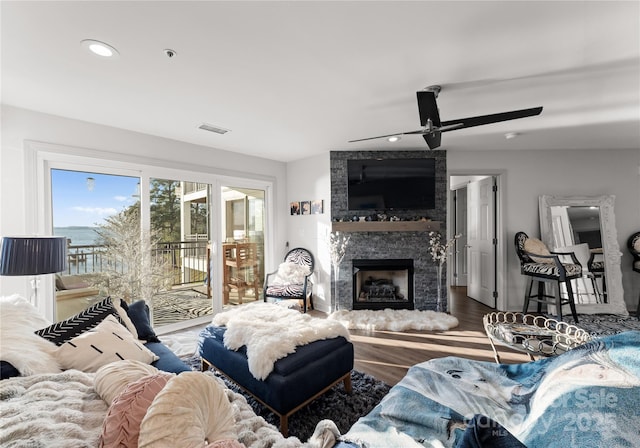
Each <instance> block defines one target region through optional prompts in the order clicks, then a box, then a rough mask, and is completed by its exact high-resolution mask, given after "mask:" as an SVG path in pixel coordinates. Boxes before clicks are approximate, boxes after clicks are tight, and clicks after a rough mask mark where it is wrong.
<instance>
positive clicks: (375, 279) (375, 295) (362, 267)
mask: <svg viewBox="0 0 640 448" xmlns="http://www.w3.org/2000/svg"><path fill="white" fill-rule="evenodd" d="M351 263H352V269H353V283H352V284H353V309H354V310H363V309H369V310H381V309H385V308H390V309H409V310H412V309H414V304H413V260H412V259H392V260H389V259H384V260H376V259H367V260H355V259H354V260H352V261H351Z"/></svg>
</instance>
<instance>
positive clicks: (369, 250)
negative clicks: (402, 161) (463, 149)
mask: <svg viewBox="0 0 640 448" xmlns="http://www.w3.org/2000/svg"><path fill="white" fill-rule="evenodd" d="M376 157H383V158H394V157H395V158H425V157H430V158H435V159H436V205H435V208H434V209H429V210H410V211H409V210H371V211H368V212H367V213H362V212H358V211H353V210H349V209H348V205H347V203H348V201H347V160H349V159H357V158H361V159H370V158H376ZM330 162H331V219H332V221H333V223H332V230H333V231H334V232H336V231H338V232H340V233H346V234H348V235H349V236H350V238H351V239H350V242H349V244H348V246H347V249H346V253H345V256H344V258H343V260H342V263H341V264H340V267H339V271H338V278H337V279H336V278H335V275H334V273H333V272H332V279H331V283H332V289H331V290H332V291H335V289H334V286H335V285H336V282H337V290H338V293H337V297H335V298H333V299H332V300H333V306H334V308H335V309H348V310H351V309H358V308H359V307H361V306H362V307H363V308H364V307H365V306H364V305H362V304H359V302H358V301H357V300H354V299H355V298H356V297H355V295H356V294H357V295H358V297H359V295H360V292H359V290H358V284H357V282H358V280H357V278H356V276H355V275H354V268H353V263H354V261H356V262H358V263H359V262H361V261H362V260H374V261H383V262H388V261H397V260H411V261H412V265H413V267H412V270H413V273H412V276H413V280H412V283H413V284H412V285H411V287H412V288H413V290H412V294H411V295H412V297H411V300H412V302H413V303H412V308H413V309H419V310H435V309H436V296H437V285H438V282H437V278H438V277H437V271H438V270H437V265H436V263H434V261H433V260H432V259H431V256H430V255H429V231H431V230H435V231H441V232H443V233H445V231H446V230H445V229H446V216H447V213H446V207H447V205H446V204H447V191H448V189H447V174H446V173H447V163H446V162H447V153H446V151H332V152H331V155H330ZM363 214H366V215H367V216H370V215H371V214H384V215H386V216H387V221H385V222H382V221H379V222H370V221H366V222H353V219H354V217H356V220H357V217H359V216H362V215H363ZM391 217H395V218H397V219H398V220H399V221H389V219H390V218H391ZM445 269H446V265H445ZM444 275H446V273H444ZM372 277H374V276H372ZM354 280H355V281H354ZM365 281H366V279H365ZM407 281H408V282H409V280H407ZM361 282H362V280H361ZM396 286H401V285H396ZM382 289H384V288H382ZM406 290H407V294H404V293H402V294H403V295H406V296H408V290H409V285H407V287H406ZM400 305H403V306H404V305H407V308H409V307H410V306H409V305H408V304H405V303H402V304H395V306H400ZM378 306H380V305H378V304H371V303H369V304H367V305H366V308H374V309H375V307H378ZM385 307H387V308H390V307H391V306H385Z"/></svg>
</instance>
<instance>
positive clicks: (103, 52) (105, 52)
mask: <svg viewBox="0 0 640 448" xmlns="http://www.w3.org/2000/svg"><path fill="white" fill-rule="evenodd" d="M80 45H82V47H83V48H85V49H86V50H87V51H89V52H91V53H92V54H95V55H96V56H100V57H103V58H116V57H118V56H119V54H120V53H118V50H116V49H115V48H114V47H112V46H111V45H109V44H106V43H104V42H100V41H99V40H94V39H85V40H83V41H82V42H80Z"/></svg>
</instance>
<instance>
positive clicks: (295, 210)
mask: <svg viewBox="0 0 640 448" xmlns="http://www.w3.org/2000/svg"><path fill="white" fill-rule="evenodd" d="M289 206H290V207H291V214H292V215H299V214H300V202H297V201H296V202H292V203H290V204H289Z"/></svg>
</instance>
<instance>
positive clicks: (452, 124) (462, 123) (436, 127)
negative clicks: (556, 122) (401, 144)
mask: <svg viewBox="0 0 640 448" xmlns="http://www.w3.org/2000/svg"><path fill="white" fill-rule="evenodd" d="M440 90H441V87H440V86H429V87H427V88H425V89H424V90H421V91H419V92H416V93H417V96H418V112H419V113H420V125H421V126H422V129H418V130H416V131H408V132H396V133H395V134H387V135H379V136H377V137H368V138H361V139H358V140H349V143H354V142H362V141H365V140H374V139H377V138H390V139H391V138H394V137H395V138H396V140H399V137H400V136H401V135H412V134H417V135H422V137H423V138H424V140H425V141H426V142H427V145H428V146H429V149H435V148H437V147H439V146H440V142H441V140H442V133H443V132H447V131H453V130H456V129H463V128H471V127H473V126H482V125H485V124H491V123H498V122H500V121H508V120H516V119H518V118H525V117H532V116H534V115H540V112H542V106H540V107H534V108H531V109H520V110H512V111H509V112H500V113H497V114H489V115H479V116H476V117H469V118H460V119H458V120H450V121H440V114H439V113H438V105H437V104H436V98H437V97H438V94H439V93H440ZM396 140H391V141H396Z"/></svg>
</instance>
